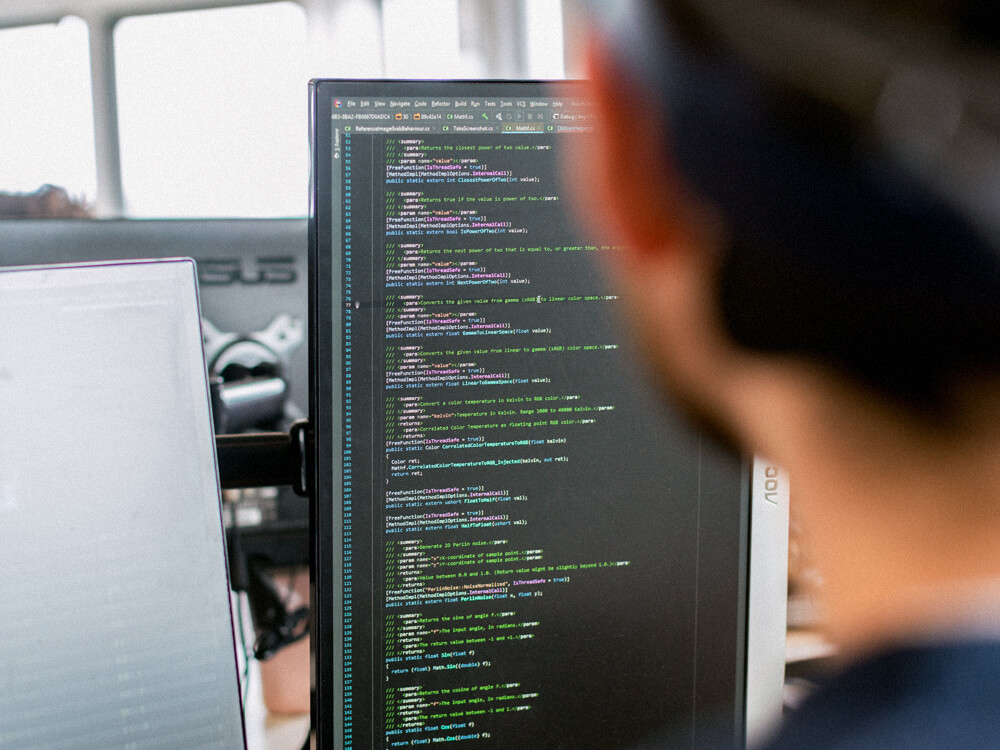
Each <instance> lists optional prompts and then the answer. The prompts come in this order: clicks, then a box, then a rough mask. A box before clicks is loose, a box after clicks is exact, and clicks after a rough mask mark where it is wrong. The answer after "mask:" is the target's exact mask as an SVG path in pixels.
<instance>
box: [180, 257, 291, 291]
mask: <svg viewBox="0 0 1000 750" xmlns="http://www.w3.org/2000/svg"><path fill="white" fill-rule="evenodd" d="M195 262H196V263H197V264H198V283H199V284H201V285H202V286H230V285H233V284H246V285H249V286H252V285H255V284H294V283H295V282H296V280H298V278H299V275H298V271H297V270H296V268H295V258H294V257H293V256H291V255H262V256H260V257H257V258H203V259H201V260H196V261H195Z"/></svg>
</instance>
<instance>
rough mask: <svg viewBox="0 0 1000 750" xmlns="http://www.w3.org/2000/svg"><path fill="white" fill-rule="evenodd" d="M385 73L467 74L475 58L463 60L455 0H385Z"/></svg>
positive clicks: (420, 75) (409, 75) (474, 70)
mask: <svg viewBox="0 0 1000 750" xmlns="http://www.w3.org/2000/svg"><path fill="white" fill-rule="evenodd" d="M382 24H383V34H384V38H385V73H386V76H387V77H389V78H469V77H472V76H476V75H479V71H478V69H477V68H478V66H477V65H476V61H470V60H463V58H462V54H461V48H460V45H459V34H458V29H459V24H458V2H457V0H385V2H384V4H383V6H382Z"/></svg>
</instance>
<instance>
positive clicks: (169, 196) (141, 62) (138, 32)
mask: <svg viewBox="0 0 1000 750" xmlns="http://www.w3.org/2000/svg"><path fill="white" fill-rule="evenodd" d="M114 48H115V68H116V73H115V75H116V81H117V97H118V123H119V126H118V127H119V142H120V148H121V165H122V186H123V192H124V196H125V213H126V214H127V215H130V216H141V217H165V216H193V217H202V216H244V217H255V216H301V215H304V214H305V213H306V210H307V199H308V184H309V167H308V162H309V153H308V135H307V131H308V126H307V116H308V114H307V113H308V87H307V86H308V80H309V77H308V74H307V72H306V70H307V69H306V21H305V13H304V11H303V9H302V7H301V6H300V5H298V4H296V3H292V2H278V3H266V4H260V5H247V6H236V7H231V8H218V9H211V10H198V11H185V12H176V13H159V14H153V15H143V16H131V17H127V18H123V19H122V20H121V21H119V22H118V24H117V25H116V27H115V32H114Z"/></svg>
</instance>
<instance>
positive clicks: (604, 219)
mask: <svg viewBox="0 0 1000 750" xmlns="http://www.w3.org/2000/svg"><path fill="white" fill-rule="evenodd" d="M586 65H587V77H586V80H585V82H584V84H583V86H584V95H585V97H586V98H587V99H589V100H591V101H592V102H593V105H594V120H593V124H594V127H593V131H592V133H590V134H589V135H588V136H583V137H581V138H580V141H579V142H578V143H577V144H576V145H575V147H574V148H573V151H574V153H573V154H572V159H571V164H570V179H571V180H572V181H574V182H577V185H576V190H575V192H576V193H577V196H578V200H579V202H580V203H581V204H582V205H581V209H582V210H581V216H582V217H583V218H584V220H585V221H588V222H589V223H590V224H591V225H592V226H591V229H592V230H593V231H594V232H595V233H596V234H597V236H599V237H601V238H602V239H606V240H609V239H612V238H613V239H614V241H615V244H618V243H621V244H623V245H624V246H625V247H626V248H628V249H629V250H630V251H631V253H632V254H634V255H636V256H638V257H641V256H643V255H647V254H649V253H657V254H659V253H663V252H665V251H669V250H670V249H671V248H674V247H678V246H684V245H687V244H689V243H690V241H691V240H692V239H693V237H692V234H691V233H692V231H694V229H695V228H694V226H693V225H692V224H691V218H692V217H691V214H690V211H689V209H690V208H691V197H690V196H689V195H688V194H687V193H686V191H685V189H684V187H683V185H682V181H681V180H679V179H678V176H677V175H676V173H675V172H674V170H673V168H672V166H671V163H670V155H669V148H668V144H669V133H667V132H666V123H665V122H664V117H663V115H662V113H660V112H659V111H658V110H657V108H656V107H655V106H653V104H652V103H651V102H650V101H649V97H646V96H643V93H642V90H641V88H639V87H637V86H635V85H633V84H630V83H629V82H628V81H627V79H626V78H625V77H624V76H622V75H621V74H620V72H619V69H618V67H617V65H616V62H615V59H614V56H613V55H612V54H611V52H610V51H609V50H608V49H607V48H606V47H605V46H603V44H602V43H601V42H600V41H599V40H597V39H594V40H591V42H590V43H589V44H588V47H587V52H586Z"/></svg>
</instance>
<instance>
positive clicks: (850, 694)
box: [768, 642, 1000, 750]
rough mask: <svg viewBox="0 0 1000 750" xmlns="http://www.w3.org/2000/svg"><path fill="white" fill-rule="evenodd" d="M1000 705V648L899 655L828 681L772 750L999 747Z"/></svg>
mask: <svg viewBox="0 0 1000 750" xmlns="http://www.w3.org/2000/svg"><path fill="white" fill-rule="evenodd" d="M998 705H1000V642H991V643H986V642H981V643H967V644H951V645H936V646H925V647H915V648H906V649H899V650H895V651H892V652H888V653H884V654H880V655H878V656H876V657H874V658H871V659H868V660H866V661H863V662H861V663H858V664H856V665H854V666H852V667H850V668H848V669H847V670H845V671H844V672H843V673H842V674H840V675H839V676H837V677H835V678H833V679H832V680H830V682H829V683H828V684H826V685H825V686H824V687H823V688H821V689H820V690H819V691H818V692H817V693H816V694H815V695H814V696H813V697H812V698H811V699H810V700H808V701H806V703H805V704H804V705H803V706H802V707H801V708H800V709H798V710H797V711H796V712H794V713H793V714H792V715H790V716H789V717H788V719H787V721H786V724H785V726H784V727H783V729H782V731H781V733H780V734H779V736H778V737H777V738H776V739H775V740H774V742H773V743H772V744H771V745H770V746H769V747H768V750H790V749H791V748H796V749H798V748H817V749H823V748H829V749H830V750H855V749H860V748H879V750H895V749H896V748H899V749H900V750H902V749H903V748H906V750H920V749H921V748H955V749H959V748H970V749H971V748H977V749H978V748H985V747H998V746H1000V712H998V711H997V706H998Z"/></svg>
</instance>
